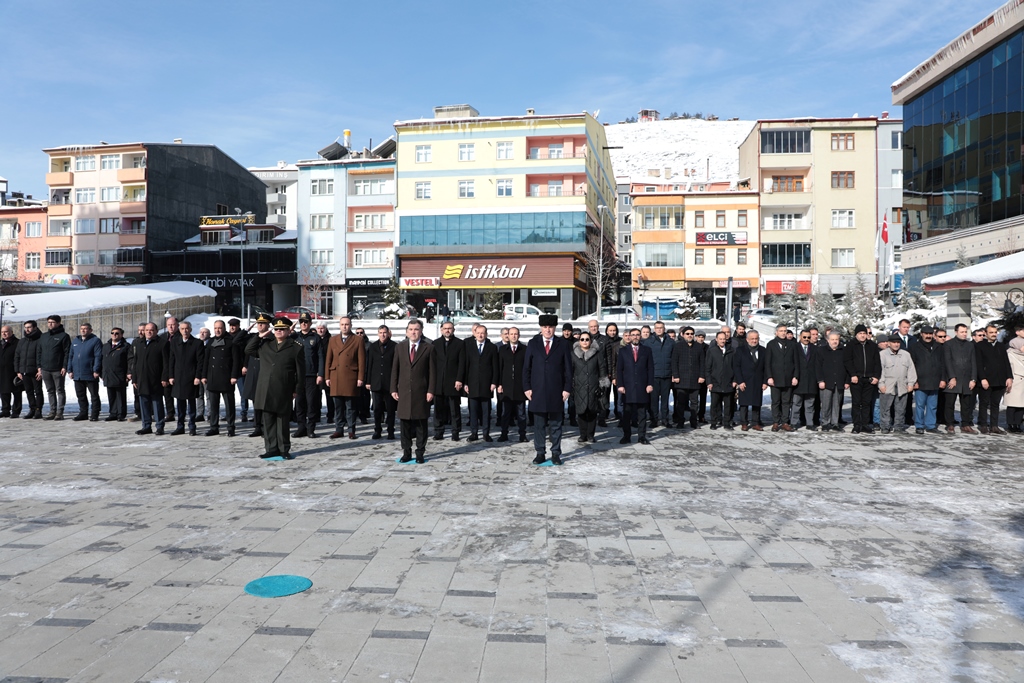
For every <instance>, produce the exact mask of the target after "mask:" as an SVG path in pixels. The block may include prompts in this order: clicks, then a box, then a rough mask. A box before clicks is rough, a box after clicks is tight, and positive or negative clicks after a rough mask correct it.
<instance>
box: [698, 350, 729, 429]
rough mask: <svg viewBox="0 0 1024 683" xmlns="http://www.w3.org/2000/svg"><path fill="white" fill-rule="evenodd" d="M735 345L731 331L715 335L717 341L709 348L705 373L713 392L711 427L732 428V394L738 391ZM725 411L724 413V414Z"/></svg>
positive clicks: (709, 390) (709, 389)
mask: <svg viewBox="0 0 1024 683" xmlns="http://www.w3.org/2000/svg"><path fill="white" fill-rule="evenodd" d="M732 349H733V347H732V344H731V343H730V342H729V333H728V332H726V331H724V330H723V331H721V332H719V333H718V334H716V335H715V343H714V344H712V345H711V348H710V349H708V355H707V360H706V362H705V368H706V369H705V371H704V375H705V378H706V379H707V382H708V392H709V393H710V394H711V428H712V429H718V428H719V427H725V428H726V429H732V396H733V393H734V392H735V391H736V382H734V381H733V350H732ZM723 411H724V413H725V414H724V415H723V414H722V413H723Z"/></svg>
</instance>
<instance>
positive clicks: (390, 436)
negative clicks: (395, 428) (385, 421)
mask: <svg viewBox="0 0 1024 683" xmlns="http://www.w3.org/2000/svg"><path fill="white" fill-rule="evenodd" d="M394 440H395V433H394V432H388V441H394Z"/></svg>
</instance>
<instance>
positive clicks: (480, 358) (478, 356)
mask: <svg viewBox="0 0 1024 683" xmlns="http://www.w3.org/2000/svg"><path fill="white" fill-rule="evenodd" d="M467 343H468V344H469V347H468V348H467V350H466V383H465V384H464V385H463V387H462V390H463V391H464V392H465V393H466V396H468V397H469V438H468V439H466V440H467V441H476V440H477V439H478V438H480V430H481V428H482V429H483V435H484V441H486V442H488V443H490V442H491V441H493V439H491V434H490V432H491V397H492V396H493V395H494V389H495V387H496V386H497V384H498V349H497V347H495V346H494V344H492V343H491V341H490V340H489V339H488V338H487V327H485V326H484V325H475V326H474V327H473V340H472V341H467Z"/></svg>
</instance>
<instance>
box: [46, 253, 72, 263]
mask: <svg viewBox="0 0 1024 683" xmlns="http://www.w3.org/2000/svg"><path fill="white" fill-rule="evenodd" d="M71 263H72V258H71V250H70V249H47V250H46V267H47V268H64V267H67V266H70V265H71Z"/></svg>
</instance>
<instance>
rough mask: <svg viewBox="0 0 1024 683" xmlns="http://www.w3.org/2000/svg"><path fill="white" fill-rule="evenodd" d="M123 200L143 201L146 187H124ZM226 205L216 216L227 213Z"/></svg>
mask: <svg viewBox="0 0 1024 683" xmlns="http://www.w3.org/2000/svg"><path fill="white" fill-rule="evenodd" d="M124 201H126V202H144V201H146V188H144V187H126V188H125V190H124ZM227 209H228V207H226V206H225V207H224V212H225V213H218V214H217V215H218V216H223V215H225V214H226V213H227Z"/></svg>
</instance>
